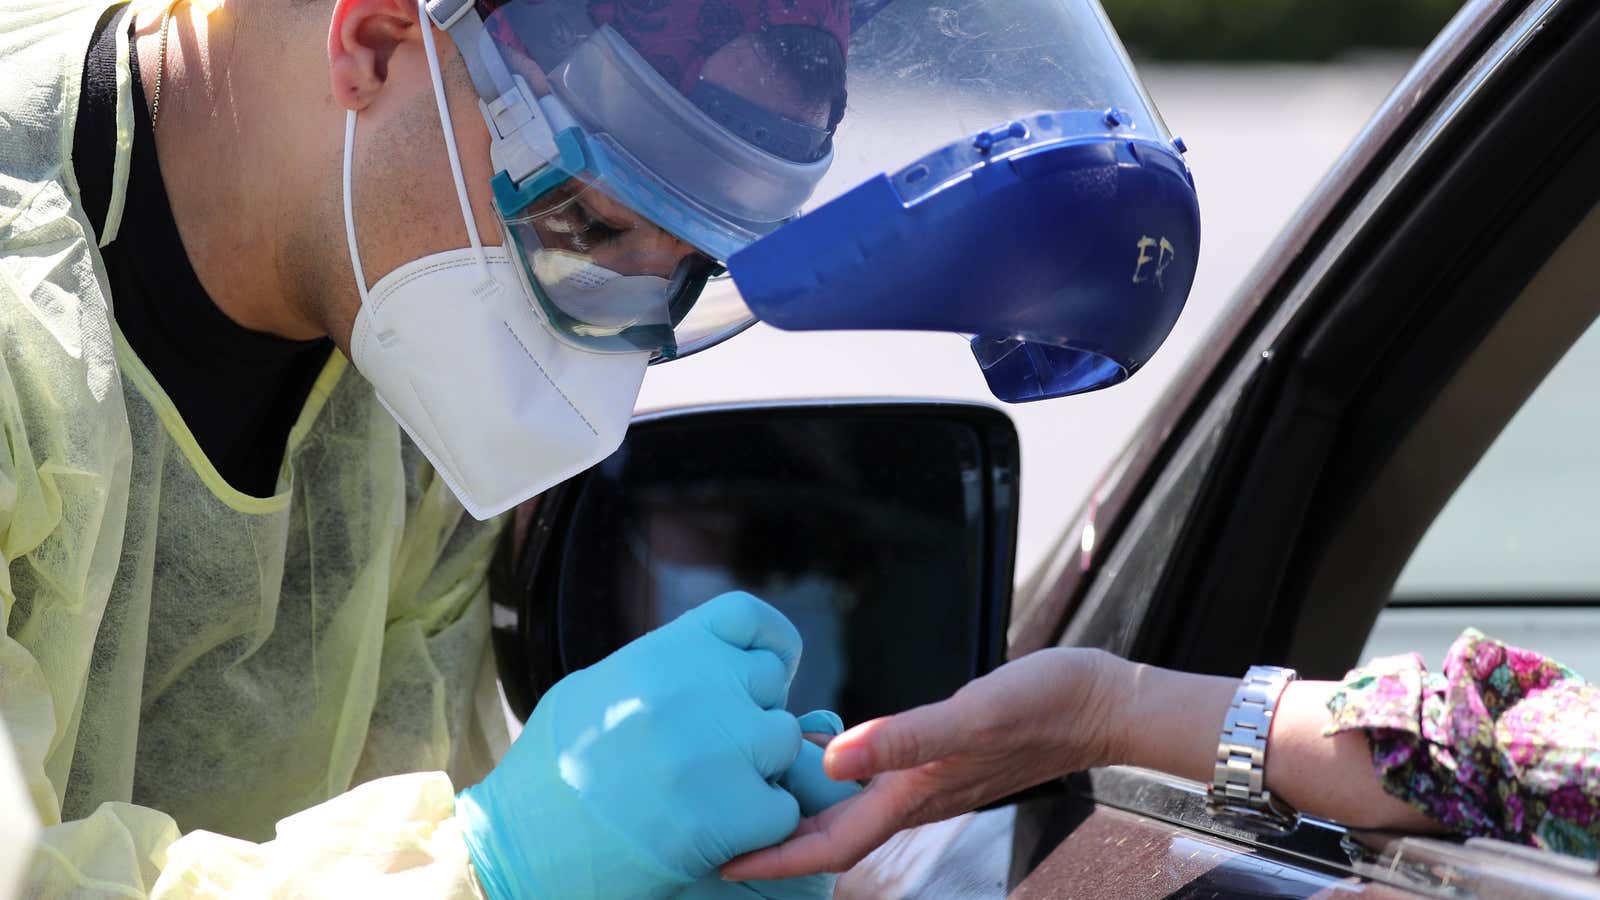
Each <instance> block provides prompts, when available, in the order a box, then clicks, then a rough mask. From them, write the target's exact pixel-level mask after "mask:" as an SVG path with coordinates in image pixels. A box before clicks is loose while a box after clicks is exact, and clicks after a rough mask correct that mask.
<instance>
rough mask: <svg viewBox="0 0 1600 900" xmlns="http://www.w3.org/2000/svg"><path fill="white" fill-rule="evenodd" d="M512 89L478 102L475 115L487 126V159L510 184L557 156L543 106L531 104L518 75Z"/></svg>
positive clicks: (528, 91)
mask: <svg viewBox="0 0 1600 900" xmlns="http://www.w3.org/2000/svg"><path fill="white" fill-rule="evenodd" d="M515 79H516V83H515V85H513V86H512V88H511V89H510V90H508V91H506V92H505V93H503V94H501V95H500V96H498V97H496V98H494V99H493V100H487V101H485V100H482V99H479V100H478V112H479V113H480V114H482V116H483V121H484V122H485V123H486V124H487V125H488V126H489V133H490V135H491V136H492V137H491V143H490V145H489V157H490V160H491V161H492V162H493V163H494V168H495V170H496V171H500V172H505V173H506V174H507V175H508V176H510V178H511V179H512V180H513V181H519V182H520V181H522V180H523V179H524V178H527V177H528V176H529V175H532V174H533V173H534V172H535V171H537V170H538V169H539V168H541V167H542V166H544V165H545V164H546V163H547V162H548V161H550V160H552V159H555V158H556V157H557V155H558V153H559V149H558V147H557V144H556V139H555V136H554V131H555V129H554V127H553V126H552V123H551V122H550V121H549V119H548V118H547V108H546V107H545V105H544V104H542V103H539V104H535V103H533V102H531V98H532V97H533V91H532V90H531V89H530V88H529V87H528V83H527V82H526V81H524V80H523V78H522V76H521V75H518V76H515Z"/></svg>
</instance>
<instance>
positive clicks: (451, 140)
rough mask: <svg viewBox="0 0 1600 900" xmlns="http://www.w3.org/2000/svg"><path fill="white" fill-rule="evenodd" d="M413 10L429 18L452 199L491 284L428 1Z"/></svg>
mask: <svg viewBox="0 0 1600 900" xmlns="http://www.w3.org/2000/svg"><path fill="white" fill-rule="evenodd" d="M417 12H418V13H419V14H421V15H422V16H423V17H427V18H429V19H430V24H429V25H425V26H424V27H423V29H422V42H423V44H424V45H425V46H426V48H427V51H428V52H427V57H428V75H429V76H431V77H432V79H433V99H434V102H435V103H437V104H438V106H439V125H440V127H441V128H443V129H444V148H445V150H446V151H447V152H448V153H449V156H450V177H451V178H452V179H454V180H455V185H456V201H457V202H458V203H460V204H461V220H462V222H464V223H465V224H466V226H467V240H469V241H471V242H472V249H473V250H474V251H476V252H477V254H478V268H479V270H480V271H481V272H482V274H483V280H484V283H485V284H493V283H495V282H494V278H493V276H491V275H490V274H489V255H488V254H487V253H485V252H484V250H483V241H482V240H480V239H479V238H478V220H477V218H476V217H474V216H473V215H472V200H471V199H470V197H469V196H468V195H467V179H466V176H465V175H463V174H462V172H461V154H460V153H458V152H457V151H456V132H455V125H454V123H452V122H451V121H450V106H449V104H448V103H447V102H446V101H445V96H444V74H443V73H442V72H440V71H439V48H438V47H437V46H435V44H434V40H433V27H432V25H431V17H429V14H428V0H417ZM346 196H348V194H346Z"/></svg>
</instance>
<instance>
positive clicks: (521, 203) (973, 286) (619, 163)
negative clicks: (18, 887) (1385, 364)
mask: <svg viewBox="0 0 1600 900" xmlns="http://www.w3.org/2000/svg"><path fill="white" fill-rule="evenodd" d="M427 8H428V11H429V14H430V16H431V17H432V18H433V20H434V22H435V24H437V25H438V26H439V27H441V28H444V29H446V30H448V31H449V33H450V35H451V37H452V38H453V39H454V41H455V43H456V45H457V47H458V49H460V50H461V53H462V56H463V59H464V60H465V62H466V64H467V68H468V71H469V73H470V74H471V77H472V81H473V85H474V87H475V88H476V90H477V93H478V95H479V97H480V110H481V112H482V114H483V117H484V120H485V122H486V123H487V124H488V126H489V130H490V137H491V155H492V161H493V167H494V171H495V173H496V174H495V175H494V196H495V204H496V208H497V210H498V212H499V220H500V224H501V228H502V229H503V231H504V233H505V239H506V241H507V244H508V245H509V246H511V247H513V248H514V249H515V251H516V253H515V254H514V256H515V257H516V258H517V259H519V260H520V261H521V264H520V271H521V276H522V279H523V284H524V287H525V288H526V289H527V292H528V294H529V297H530V302H532V303H533V304H534V305H535V306H536V308H537V309H538V310H539V312H540V313H541V315H542V316H543V317H544V319H545V321H546V323H547V324H548V325H549V326H550V327H551V328H552V330H554V331H555V332H556V333H557V334H558V335H559V336H560V337H561V338H562V339H564V340H567V341H570V342H573V343H576V344H578V345H580V346H583V347H585V348H588V349H592V350H596V351H600V352H637V351H639V350H648V351H651V352H652V353H653V354H655V357H656V359H657V360H658V361H660V360H667V359H673V358H679V357H682V356H684V355H687V354H689V353H692V352H694V351H696V350H699V349H702V348H704V347H707V346H711V345H713V344H715V343H717V342H718V341H721V340H723V339H726V338H727V337H729V336H731V335H733V334H736V333H738V332H739V331H741V330H743V329H744V328H746V327H748V326H749V325H750V324H752V323H753V322H754V321H756V320H758V319H759V320H763V321H767V322H769V323H770V324H772V325H775V326H777V327H780V328H787V329H793V330H823V329H886V330H937V331H952V332H957V333H960V334H964V335H967V336H969V337H970V338H971V340H972V347H973V353H974V356H975V358H976V359H977V361H978V363H979V366H980V368H981V369H982V370H983V373H984V375H985V377H986V379H987V380H988V382H989V385H990V387H991V389H992V390H993V392H994V393H995V395H996V396H997V397H1000V398H1001V399H1004V400H1010V401H1020V400H1031V399H1039V398H1043V397H1052V396H1062V395H1065V394H1070V393H1078V392H1081V391H1085V390H1094V389H1097V388H1100V387H1105V386H1107V385H1110V384H1115V383H1117V382H1119V381H1121V380H1123V379H1125V378H1127V377H1128V376H1129V375H1131V374H1132V373H1133V372H1135V371H1137V369H1138V368H1139V367H1140V366H1142V365H1143V364H1144V363H1145V362H1146V361H1147V360H1148V359H1149V358H1150V355H1151V354H1153V353H1154V351H1155V350H1156V348H1157V347H1159V345H1160V344H1161V342H1162V341H1163V340H1164V339H1165V337H1166V335H1167V333H1168V332H1169V331H1170V329H1171V327H1172V325H1173V323H1174V322H1175V321H1176V320H1177V317H1178V314H1179V312H1180V311H1181V310H1182V307H1183V304H1184V302H1185V300H1186V298H1187V296H1188V291H1189V287H1190V285H1191V283H1192V281H1193V277H1194V271H1195V265H1196V262H1197V258H1198V252H1199V236H1200V235H1199V212H1198V204H1197V202H1196V199H1195V195H1194V187H1193V180H1192V177H1191V175H1190V173H1189V170H1188V168H1187V166H1186V165H1185V163H1184V161H1183V159H1182V152H1183V147H1182V144H1181V142H1178V141H1175V140H1174V139H1173V138H1172V137H1171V135H1170V134H1169V133H1168V131H1167V129H1166V126H1165V124H1164V123H1163V122H1162V121H1161V119H1160V117H1159V115H1157V113H1156V112H1155V107H1154V104H1152V103H1151V102H1150V100H1149V97H1148V96H1147V94H1146V93H1145V91H1144V89H1143V88H1142V86H1141V85H1140V84H1139V81H1138V78H1137V76H1136V75H1135V74H1134V71H1133V68H1132V65H1131V63H1130V62H1129V60H1128V57H1127V55H1126V54H1125V53H1124V51H1123V50H1122V47H1121V44H1120V43H1119V42H1118V40H1117V38H1116V35H1115V32H1114V31H1113V29H1112V28H1111V25H1110V23H1109V21H1108V20H1107V19H1106V17H1105V14H1104V12H1103V11H1102V10H1101V7H1100V5H1099V3H1098V2H1097V0H985V2H983V3H973V4H964V5H959V6H957V7H951V6H949V5H947V4H937V3H933V2H931V0H784V2H782V3H778V2H771V0H658V2H654V3H649V4H641V3H638V2H635V0H476V2H474V0H430V2H428V4H427ZM846 89H848V93H846Z"/></svg>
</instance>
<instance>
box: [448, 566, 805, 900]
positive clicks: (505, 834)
mask: <svg viewBox="0 0 1600 900" xmlns="http://www.w3.org/2000/svg"><path fill="white" fill-rule="evenodd" d="M799 661H800V634H799V632H797V631H795V628H794V626H793V625H791V624H790V623H789V620H788V619H785V618H784V617H783V615H782V614H781V613H779V612H778V611H777V610H776V609H773V608H772V607H771V606H768V605H767V604H765V603H763V602H761V601H760V600H757V599H756V598H754V597H752V596H750V595H749V594H745V593H733V594H724V595H722V596H720V597H718V598H716V599H714V600H712V601H710V602H708V603H706V604H704V605H702V606H699V607H696V608H695V609H692V610H690V611H689V612H687V613H685V614H684V615H683V616H681V617H680V618H678V619H677V620H676V621H674V622H672V623H670V624H668V625H665V626H663V627H661V628H658V629H656V630H655V631H653V632H651V633H649V634H647V635H645V636H644V637H641V638H639V639H638V640H636V641H634V642H633V643H631V644H629V645H628V646H626V647H623V648H622V649H621V650H618V651H617V652H616V653H614V654H612V655H611V656H609V657H607V658H606V659H604V660H602V661H600V662H599V663H597V664H595V665H594V666H592V667H590V668H588V669H583V670H581V671H578V672H574V673H572V674H571V675H569V676H567V677H566V678H563V679H562V680H561V681H560V682H559V683H557V684H556V686H555V687H553V688H551V689H550V691H549V692H548V693H547V694H546V695H545V696H544V697H543V698H542V699H541V700H540V701H539V705H538V706H537V707H536V708H535V709H534V711H533V715H532V716H531V717H529V719H528V722H527V726H526V728H525V729H524V730H523V732H522V735H521V737H519V738H518V739H517V742H516V743H515V744H514V745H512V747H511V751H510V752H509V753H507V754H506V758H505V759H504V760H502V761H501V763H500V765H498V766H496V767H495V769H494V771H493V772H491V773H490V774H489V777H487V778H485V779H484V780H483V782H482V783H480V784H478V785H476V786H474V787H470V788H468V789H466V790H465V791H462V792H461V794H460V796H459V797H458V798H457V800H456V809H457V812H458V813H460V814H461V815H462V817H463V819H464V822H465V824H466V837H467V846H468V849H469V850H470V851H471V854H472V862H473V866H474V868H475V870H476V871H477V875H478V880H479V882H480V883H482V885H483V888H484V890H485V891H486V892H487V893H488V894H489V896H490V897H491V898H493V900H512V898H516V897H536V898H562V900H584V898H600V897H605V898H611V897H619V898H620V897H627V898H665V897H670V896H672V895H673V894H676V893H677V892H678V891H680V890H682V889H683V888H684V887H685V886H687V885H689V884H691V883H692V882H694V881H695V880H697V879H699V878H701V877H702V876H705V875H707V874H710V873H714V872H715V870H716V868H717V867H718V866H720V865H721V864H723V863H725V862H727V861H728V860H730V859H732V858H733V857H735V856H737V855H739V854H741V853H746V852H749V851H751V850H755V849H757V848H760V847H765V846H768V845H770V844H774V843H776V842H778V841H781V840H783V839H784V838H785V837H787V836H788V835H789V834H790V833H791V832H793V831H794V829H795V825H796V824H798V822H799V819H800V810H799V807H798V805H797V804H796V802H795V799H794V797H792V796H791V795H790V794H789V792H788V791H786V790H784V789H783V788H782V787H779V786H778V785H777V784H774V783H772V782H774V781H776V780H777V779H778V777H779V776H780V775H782V774H783V773H784V772H786V771H788V770H789V768H790V767H791V766H792V764H793V763H794V761H795V757H796V755H797V754H798V753H799V752H800V744H801V738H800V725H799V723H798V722H797V721H796V720H795V717H794V716H793V715H790V714H789V713H788V712H786V711H785V710H784V709H783V706H784V703H785V701H786V699H787V694H788V691H789V682H790V681H791V680H792V679H793V677H794V672H795V668H796V666H797V665H798V664H799Z"/></svg>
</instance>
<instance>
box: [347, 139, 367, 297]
mask: <svg viewBox="0 0 1600 900" xmlns="http://www.w3.org/2000/svg"><path fill="white" fill-rule="evenodd" d="M355 149H356V111H355V110H353V109H349V110H345V114H344V239H345V241H346V242H347V243H349V244H350V268H352V269H354V270H355V273H356V290H357V291H359V292H360V293H361V305H362V306H366V305H367V276H366V273H364V272H363V271H361V253H360V251H358V250H356V217H355V213H353V212H351V211H350V158H351V157H352V156H354V155H355Z"/></svg>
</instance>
